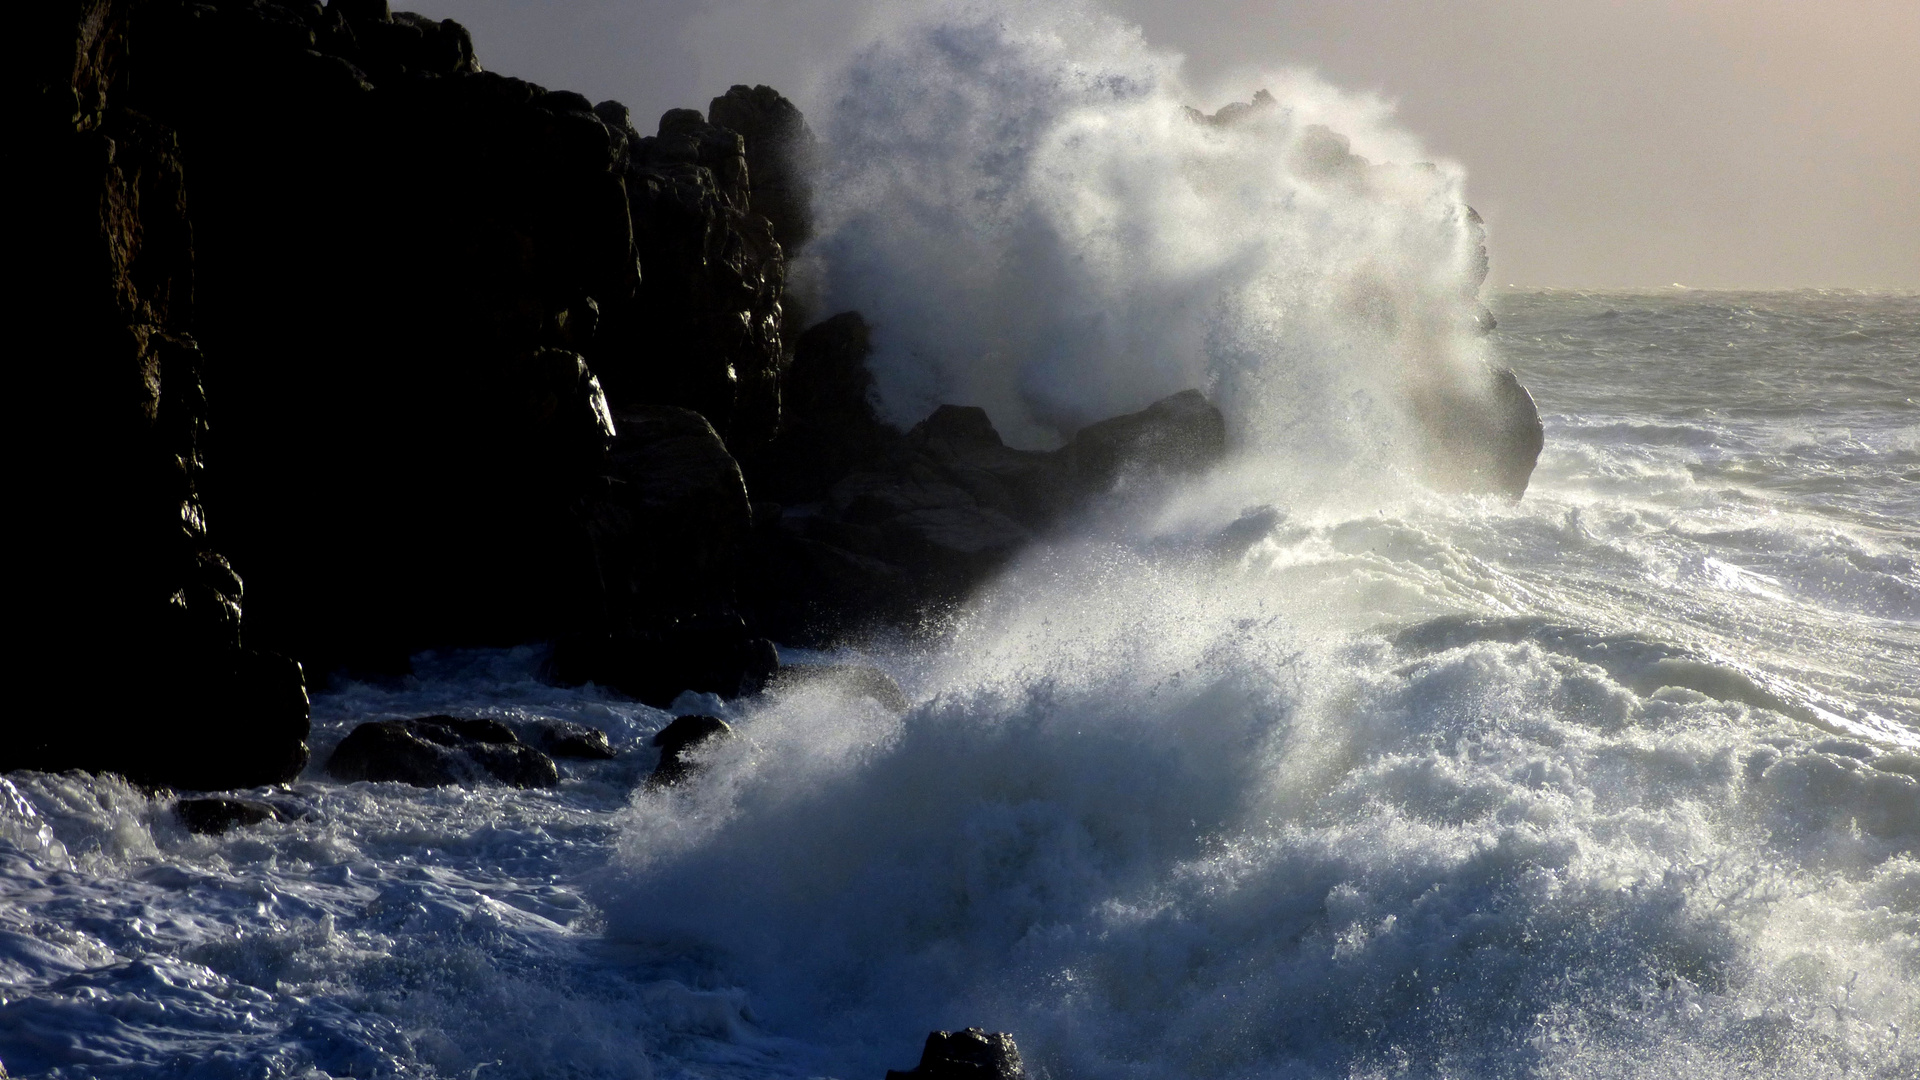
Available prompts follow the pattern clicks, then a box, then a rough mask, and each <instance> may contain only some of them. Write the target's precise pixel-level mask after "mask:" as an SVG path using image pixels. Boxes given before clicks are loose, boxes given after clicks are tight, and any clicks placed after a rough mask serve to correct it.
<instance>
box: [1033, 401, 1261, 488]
mask: <svg viewBox="0 0 1920 1080" xmlns="http://www.w3.org/2000/svg"><path fill="white" fill-rule="evenodd" d="M1226 451H1227V422H1226V419H1225V418H1224V417H1223V416H1221V415H1220V410H1219V409H1217V408H1215V407H1214V406H1213V403H1212V402H1210V401H1208V400H1207V399H1206V398H1205V397H1203V396H1202V395H1201V393H1200V391H1198V390H1183V391H1181V392H1180V393H1178V394H1174V395H1173V396H1171V397H1167V398H1162V399H1161V400H1159V401H1156V402H1154V403H1153V404H1151V405H1149V406H1147V407H1146V408H1144V409H1142V410H1140V411H1139V412H1136V413H1128V414H1127V415H1125V416H1116V417H1113V418H1111V419H1108V420H1102V421H1100V422H1098V423H1094V424H1088V425H1087V426H1086V427H1084V428H1081V429H1080V430H1079V431H1078V432H1076V433H1075V434H1074V436H1073V438H1072V439H1071V440H1070V441H1068V443H1067V445H1066V448H1065V449H1064V450H1062V451H1061V452H1060V457H1061V462H1060V465H1061V468H1062V471H1063V472H1064V473H1065V476H1066V482H1067V484H1068V485H1069V487H1070V488H1071V489H1072V490H1073V491H1074V492H1075V493H1076V494H1077V495H1078V496H1079V497H1081V498H1087V497H1093V496H1098V495H1102V494H1106V493H1107V492H1109V491H1111V490H1112V489H1113V488H1114V487H1115V486H1116V485H1118V484H1120V483H1123V482H1128V483H1137V482H1141V481H1164V480H1166V479H1169V478H1172V477H1176V476H1181V475H1190V474H1193V473H1197V472H1200V471H1202V470H1203V469H1205V468H1207V467H1208V466H1211V465H1213V464H1215V463H1216V462H1218V461H1219V460H1220V459H1221V458H1222V457H1224V456H1225V455H1226Z"/></svg>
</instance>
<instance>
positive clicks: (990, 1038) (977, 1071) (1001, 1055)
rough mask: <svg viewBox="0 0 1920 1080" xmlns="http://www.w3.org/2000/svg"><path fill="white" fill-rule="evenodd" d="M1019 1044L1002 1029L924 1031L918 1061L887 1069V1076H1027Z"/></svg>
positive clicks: (929, 1079) (895, 1079) (901, 1079)
mask: <svg viewBox="0 0 1920 1080" xmlns="http://www.w3.org/2000/svg"><path fill="white" fill-rule="evenodd" d="M1026 1075H1027V1073H1026V1068H1025V1066H1023V1065H1022V1064H1021V1062H1020V1048H1019V1047H1017V1046H1015V1045H1014V1043H1013V1036H1012V1035H1009V1034H1007V1033H1006V1032H1004V1031H993V1032H989V1031H984V1030H982V1029H980V1028H968V1029H966V1030H965V1031H935V1032H930V1033H929V1034H928V1035H927V1045H926V1048H925V1049H923V1050H922V1051H921V1052H920V1064H919V1065H917V1066H915V1067H914V1068H913V1069H912V1070H910V1071H908V1072H901V1071H900V1070H898V1069H888V1070H887V1080H906V1078H908V1077H913V1078H915V1080H1026Z"/></svg>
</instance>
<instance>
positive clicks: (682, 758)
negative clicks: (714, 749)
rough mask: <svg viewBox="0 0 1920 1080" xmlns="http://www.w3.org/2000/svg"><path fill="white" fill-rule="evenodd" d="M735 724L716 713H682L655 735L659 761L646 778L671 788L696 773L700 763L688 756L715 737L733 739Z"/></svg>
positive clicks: (648, 782)
mask: <svg viewBox="0 0 1920 1080" xmlns="http://www.w3.org/2000/svg"><path fill="white" fill-rule="evenodd" d="M732 737H733V727H732V725H730V724H728V723H727V722H726V721H725V720H722V719H720V718H719V717H717V716H681V717H677V718H675V719H674V721H673V723H671V724H668V725H667V726H666V727H664V728H661V729H660V731H659V733H658V734H656V735H654V737H653V745H655V746H657V747H659V748H660V763H659V764H658V765H656V766H654V769H653V774H652V775H651V776H649V777H647V785H648V786H649V787H671V786H672V785H674V784H677V783H679V782H680V781H682V780H685V779H686V778H687V777H689V776H691V775H693V774H694V773H695V772H696V771H698V769H699V768H700V765H699V763H698V762H695V761H690V760H688V758H687V755H688V754H689V753H690V752H692V751H693V750H694V749H696V748H697V747H700V746H702V745H705V744H706V743H707V742H709V741H712V740H714V739H731V738H732Z"/></svg>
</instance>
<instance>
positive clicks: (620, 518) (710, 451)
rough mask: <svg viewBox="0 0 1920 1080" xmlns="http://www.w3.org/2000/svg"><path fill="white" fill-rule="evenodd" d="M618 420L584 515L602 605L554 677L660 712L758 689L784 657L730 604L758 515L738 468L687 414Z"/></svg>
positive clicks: (561, 649)
mask: <svg viewBox="0 0 1920 1080" xmlns="http://www.w3.org/2000/svg"><path fill="white" fill-rule="evenodd" d="M617 424H618V428H619V432H620V434H619V435H618V436H617V437H616V438H615V439H614V440H613V441H612V444H611V448H610V450H609V452H608V455H607V459H606V475H605V476H604V478H603V480H602V482H601V484H600V485H599V486H598V487H597V488H596V489H595V490H594V491H593V493H592V494H590V495H589V496H587V497H585V498H583V499H582V500H581V501H580V503H579V511H578V512H579V515H580V520H581V521H582V522H583V524H584V526H585V530H586V534H587V540H588V542H589V544H590V547H591V551H592V554H593V567H594V573H595V575H596V577H597V581H596V582H595V587H594V592H595V593H596V594H597V595H598V596H599V598H600V606H599V607H598V609H597V610H595V611H593V612H589V613H583V614H582V616H581V617H580V619H579V621H578V624H577V628H576V629H575V630H574V631H573V632H571V633H569V634H567V635H565V636H563V637H561V638H560V639H559V641H557V642H556V644H555V647H554V654H553V659H552V663H551V674H552V676H553V677H554V679H555V680H556V681H559V682H562V683H569V684H578V683H583V682H588V681H593V682H598V683H602V684H604V685H608V686H612V687H614V688H615V689H618V690H620V691H621V692H622V693H626V694H630V695H632V696H634V697H637V698H639V699H640V700H642V701H645V702H647V703H649V704H652V705H656V706H661V707H664V706H666V705H668V704H670V703H671V702H672V701H673V699H674V698H676V697H678V696H679V695H680V693H681V692H682V691H685V690H695V691H702V692H711V693H717V694H721V695H724V696H729V697H731V696H733V695H736V694H741V693H752V692H754V691H756V690H758V689H759V688H760V686H761V685H762V684H764V683H765V681H766V679H767V678H768V677H769V676H771V675H772V674H773V668H774V666H775V664H776V663H777V661H775V660H774V659H772V648H773V646H772V644H771V643H770V642H768V641H766V640H765V639H764V638H760V637H758V636H757V635H755V634H752V633H750V632H749V630H748V628H747V625H746V623H745V621H743V619H742V618H741V616H740V614H739V613H738V611H736V610H735V608H734V598H735V594H736V590H737V588H738V571H737V563H738V560H739V557H740V550H741V547H742V545H744V544H745V543H746V540H747V537H748V532H749V529H750V528H751V525H752V519H753V515H752V509H751V506H750V505H749V503H748V501H747V490H746V485H745V483H744V482H743V481H742V479H741V476H740V468H739V466H738V465H736V464H735V463H734V460H733V458H732V457H731V456H730V455H729V454H728V453H727V449H726V447H725V446H724V445H723V444H722V443H721V441H720V438H719V436H718V435H717V434H716V433H715V432H714V430H713V427H712V425H710V424H708V423H707V421H706V420H705V418H703V417H702V416H701V415H700V414H698V413H696V412H693V411H691V410H688V409H678V408H672V407H667V406H652V407H648V406H631V407H628V408H624V409H622V410H620V412H619V414H618V420H617Z"/></svg>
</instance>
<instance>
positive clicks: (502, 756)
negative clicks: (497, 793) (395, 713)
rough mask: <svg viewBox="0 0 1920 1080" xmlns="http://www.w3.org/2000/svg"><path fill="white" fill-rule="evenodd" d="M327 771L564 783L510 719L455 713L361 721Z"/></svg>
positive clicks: (389, 777) (352, 775) (431, 779)
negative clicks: (517, 732)
mask: <svg viewBox="0 0 1920 1080" xmlns="http://www.w3.org/2000/svg"><path fill="white" fill-rule="evenodd" d="M327 772H328V773H329V774H330V775H332V776H333V777H334V778H335V779H337V780H344V781H347V782H349V783H351V782H353V781H358V780H371V781H376V782H379V781H387V782H398V783H402V784H412V785H413V786H415V787H441V786H444V785H448V784H473V783H482V782H485V781H487V780H494V781H498V782H499V783H503V784H508V785H511V786H513V787H521V788H527V787H552V786H554V785H555V784H558V783H559V782H560V770H559V769H558V768H557V767H556V766H555V765H554V763H553V759H551V758H549V757H547V756H546V755H545V754H542V753H541V752H539V751H538V750H535V749H534V748H532V747H530V746H525V745H523V744H521V743H520V741H519V739H518V738H517V737H516V736H515V735H514V734H513V731H512V730H511V729H510V728H508V727H507V726H506V725H505V724H502V723H500V722H499V721H497V720H458V719H455V718H453V717H449V716H424V717H420V718H418V719H415V720H377V721H373V722H371V723H366V724H361V725H359V726H358V727H356V728H354V729H353V730H352V731H350V732H348V733H347V737H346V738H344V739H342V740H340V745H339V746H337V747H335V748H334V751H333V756H332V757H331V758H329V759H328V761H327Z"/></svg>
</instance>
